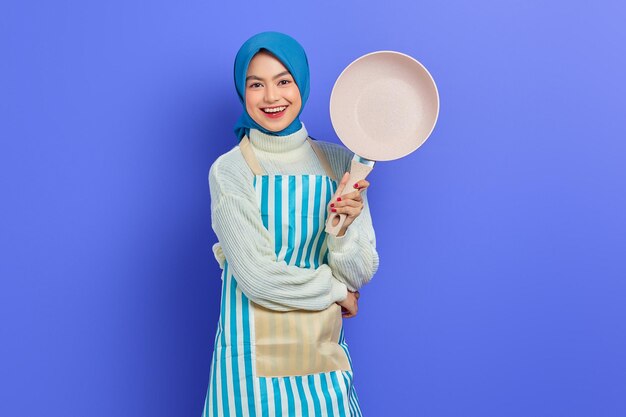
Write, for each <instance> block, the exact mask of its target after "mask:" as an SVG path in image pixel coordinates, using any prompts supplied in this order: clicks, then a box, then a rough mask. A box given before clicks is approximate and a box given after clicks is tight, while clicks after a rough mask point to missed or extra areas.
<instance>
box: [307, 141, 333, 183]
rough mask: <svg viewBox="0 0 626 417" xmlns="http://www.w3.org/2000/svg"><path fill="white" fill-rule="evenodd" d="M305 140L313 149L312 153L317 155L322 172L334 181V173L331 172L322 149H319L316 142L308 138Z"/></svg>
mask: <svg viewBox="0 0 626 417" xmlns="http://www.w3.org/2000/svg"><path fill="white" fill-rule="evenodd" d="M307 140H308V141H309V145H311V148H313V151H314V152H315V154H316V155H317V159H319V160H320V164H322V167H323V168H324V171H326V175H328V176H329V177H330V178H331V179H333V180H336V178H335V173H334V172H333V169H332V168H331V167H330V163H329V162H328V158H327V157H326V154H325V153H324V151H323V150H322V148H320V146H319V145H318V144H317V142H316V141H314V140H313V139H311V138H310V137H309V138H307Z"/></svg>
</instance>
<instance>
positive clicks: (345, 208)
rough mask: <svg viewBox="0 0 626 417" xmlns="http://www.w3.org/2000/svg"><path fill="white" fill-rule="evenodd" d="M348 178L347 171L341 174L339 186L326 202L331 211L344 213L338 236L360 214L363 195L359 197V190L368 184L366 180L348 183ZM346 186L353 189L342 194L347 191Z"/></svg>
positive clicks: (344, 231) (365, 187) (343, 232)
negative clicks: (344, 217) (344, 218)
mask: <svg viewBox="0 0 626 417" xmlns="http://www.w3.org/2000/svg"><path fill="white" fill-rule="evenodd" d="M349 178H350V173H349V172H346V173H345V174H343V177H342V178H341V182H339V186H338V187H337V191H336V192H335V195H333V198H332V199H331V200H330V203H329V204H328V209H329V210H330V211H331V212H333V213H339V214H345V215H346V220H345V221H344V223H343V226H342V227H341V230H339V233H338V234H337V236H339V237H341V236H343V235H344V234H345V233H346V230H348V226H350V225H351V224H352V222H353V221H354V219H356V218H357V217H358V216H359V214H361V211H363V197H361V191H363V190H365V189H367V187H369V185H370V183H369V182H368V181H367V180H360V181H359V182H357V183H356V184H350V185H348V179H349ZM346 187H350V188H351V189H353V190H354V191H351V192H348V193H346V194H344V195H342V194H343V193H344V192H346V191H347V190H346Z"/></svg>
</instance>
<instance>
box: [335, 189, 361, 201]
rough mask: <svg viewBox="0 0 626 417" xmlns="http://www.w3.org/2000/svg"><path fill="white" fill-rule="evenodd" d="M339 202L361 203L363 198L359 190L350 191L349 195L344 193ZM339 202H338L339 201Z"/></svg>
mask: <svg viewBox="0 0 626 417" xmlns="http://www.w3.org/2000/svg"><path fill="white" fill-rule="evenodd" d="M341 200H357V201H362V200H363V197H362V196H361V191H359V190H355V191H352V192H350V193H346V194H344V195H342V196H341ZM341 200H340V201H341Z"/></svg>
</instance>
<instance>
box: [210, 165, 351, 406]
mask: <svg viewBox="0 0 626 417" xmlns="http://www.w3.org/2000/svg"><path fill="white" fill-rule="evenodd" d="M254 187H255V190H256V193H257V197H258V201H259V207H260V211H261V218H262V221H263V225H264V226H265V227H266V228H267V230H268V231H270V233H271V234H272V235H273V237H274V242H275V252H276V257H277V260H278V261H282V260H284V261H285V262H286V263H287V264H289V265H297V266H299V267H302V268H318V267H319V266H320V265H321V264H322V263H323V262H325V260H326V256H327V251H328V249H327V246H326V238H325V236H326V234H325V232H324V223H325V220H326V206H327V205H328V202H329V201H330V199H331V197H332V195H333V193H334V192H335V190H336V187H337V184H336V182H334V181H333V180H331V179H330V178H329V177H328V176H323V175H295V176H294V175H257V176H255V177H254ZM268 279H271V277H268ZM254 340H255V338H254V308H253V307H252V305H251V303H250V301H249V300H248V298H247V297H246V296H245V294H243V293H242V291H241V290H240V289H239V288H238V286H237V281H236V278H235V277H234V276H233V275H232V272H231V270H230V268H229V265H228V262H226V263H225V264H224V270H223V272H222V301H221V310H220V320H219V323H218V329H217V334H216V337H215V350H214V352H213V360H212V366H211V374H210V382H209V388H208V391H207V396H206V401H205V406H204V411H203V414H202V416H203V417H208V416H236V417H240V416H241V417H248V416H250V417H256V416H261V417H270V416H305V417H317V416H328V417H361V411H360V408H359V403H358V399H357V396H356V392H355V390H354V387H353V384H352V372H351V371H340V370H338V371H332V372H325V373H319V374H312V375H299V376H286V377H257V376H256V371H255V366H254V363H255V348H254ZM339 345H340V346H341V347H342V349H343V350H344V351H345V352H346V355H347V356H348V360H350V355H349V353H348V346H347V344H346V342H345V339H344V334H343V329H342V330H341V333H340V338H339ZM350 364H351V362H350Z"/></svg>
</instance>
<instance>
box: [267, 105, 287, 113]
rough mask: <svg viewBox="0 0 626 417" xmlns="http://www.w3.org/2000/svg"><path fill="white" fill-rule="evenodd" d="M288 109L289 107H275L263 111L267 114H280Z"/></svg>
mask: <svg viewBox="0 0 626 417" xmlns="http://www.w3.org/2000/svg"><path fill="white" fill-rule="evenodd" d="M286 108H287V106H282V107H274V108H271V109H270V108H267V109H263V111H264V112H265V113H278V112H281V111H283V110H285V109H286Z"/></svg>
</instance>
